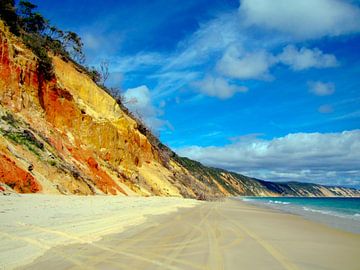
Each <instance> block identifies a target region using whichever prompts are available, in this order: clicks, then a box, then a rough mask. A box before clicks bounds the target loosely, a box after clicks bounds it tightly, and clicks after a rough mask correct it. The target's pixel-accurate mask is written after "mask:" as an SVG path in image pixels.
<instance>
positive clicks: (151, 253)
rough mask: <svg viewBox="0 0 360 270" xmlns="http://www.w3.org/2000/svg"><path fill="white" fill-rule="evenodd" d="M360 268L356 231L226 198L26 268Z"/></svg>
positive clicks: (56, 252) (52, 253) (57, 252)
mask: <svg viewBox="0 0 360 270" xmlns="http://www.w3.org/2000/svg"><path fill="white" fill-rule="evenodd" d="M161 200H162V199H161ZM67 237H69V235H68V236H67ZM359 265H360V235H359V234H352V233H348V232H343V231H340V230H337V229H333V228H330V227H327V226H325V225H322V224H317V223H314V222H310V221H307V220H304V219H303V218H301V217H298V216H295V215H290V214H285V213H280V212H277V211H275V210H269V209H265V208H264V209H263V208H259V207H255V206H252V205H248V204H246V203H244V202H238V201H233V200H227V201H225V202H215V203H201V204H199V205H198V206H196V207H194V208H188V209H180V210H179V211H177V212H175V213H171V214H168V215H161V216H155V217H151V218H150V219H148V220H147V221H146V222H145V223H143V224H141V225H140V226H134V227H131V228H129V229H127V230H126V231H124V232H123V233H117V234H112V235H108V236H106V237H104V238H103V239H102V240H100V241H97V242H91V243H83V244H74V245H68V246H65V247H56V248H53V249H50V250H48V251H47V252H46V253H45V255H44V256H41V257H39V258H38V259H36V260H35V261H34V262H33V263H32V264H30V265H26V266H25V267H24V268H21V269H49V266H51V269H291V270H295V269H359V268H358V267H359Z"/></svg>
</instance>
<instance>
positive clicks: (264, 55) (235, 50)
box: [216, 45, 338, 80]
mask: <svg viewBox="0 0 360 270" xmlns="http://www.w3.org/2000/svg"><path fill="white" fill-rule="evenodd" d="M279 63H282V64H284V65H287V66H289V67H290V68H291V69H292V70H294V71H299V70H304V69H309V68H329V67H335V66H337V65H338V62H337V60H336V57H335V56H334V55H332V54H325V53H323V52H322V51H321V50H319V49H317V48H315V49H308V48H304V47H302V48H300V49H297V48H296V47H295V46H293V45H288V46H286V47H284V49H283V51H282V52H281V53H280V54H278V55H273V54H271V53H269V52H266V51H265V50H258V51H255V52H246V51H244V50H243V49H239V47H235V46H230V47H229V48H228V49H227V51H226V52H225V53H224V55H223V57H222V58H221V59H220V60H219V61H218V63H217V66H216V68H217V70H218V71H219V72H220V73H221V74H223V75H225V76H228V77H230V78H236V79H242V80H248V79H265V80H266V79H271V78H272V76H271V74H270V69H271V67H273V66H275V65H277V64H279Z"/></svg>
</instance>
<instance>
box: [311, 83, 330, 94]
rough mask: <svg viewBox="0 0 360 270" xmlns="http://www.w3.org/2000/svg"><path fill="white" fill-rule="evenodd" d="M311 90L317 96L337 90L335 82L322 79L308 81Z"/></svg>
mask: <svg viewBox="0 0 360 270" xmlns="http://www.w3.org/2000/svg"><path fill="white" fill-rule="evenodd" d="M308 85H309V91H310V92H311V93H313V94H314V95H317V96H330V95H332V94H333V93H334V92H335V84H333V83H325V82H320V81H314V82H308Z"/></svg>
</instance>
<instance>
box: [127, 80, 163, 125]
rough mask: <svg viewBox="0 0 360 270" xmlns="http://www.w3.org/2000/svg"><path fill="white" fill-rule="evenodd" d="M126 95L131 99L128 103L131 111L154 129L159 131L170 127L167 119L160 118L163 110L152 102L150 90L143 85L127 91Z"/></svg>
mask: <svg viewBox="0 0 360 270" xmlns="http://www.w3.org/2000/svg"><path fill="white" fill-rule="evenodd" d="M124 97H125V99H126V100H128V101H131V102H128V104H126V106H127V107H128V108H129V110H130V111H132V112H133V113H135V114H136V115H138V116H139V117H140V118H141V119H143V120H144V122H145V123H146V124H147V125H148V126H149V127H150V128H151V129H152V130H153V131H158V130H159V129H161V128H162V127H164V126H168V127H170V124H169V123H168V122H167V121H164V120H162V119H161V118H160V116H161V115H162V111H161V110H160V109H158V108H157V107H156V106H155V105H154V104H153V102H152V97H151V93H150V90H149V88H148V87H147V86H145V85H142V86H139V87H136V88H131V89H128V90H126V91H125V93H124Z"/></svg>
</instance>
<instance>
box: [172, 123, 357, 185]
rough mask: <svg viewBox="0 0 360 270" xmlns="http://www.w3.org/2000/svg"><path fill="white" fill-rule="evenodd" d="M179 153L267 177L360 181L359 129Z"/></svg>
mask: <svg viewBox="0 0 360 270" xmlns="http://www.w3.org/2000/svg"><path fill="white" fill-rule="evenodd" d="M177 152H178V154H179V155H181V156H187V157H189V158H192V159H195V160H199V161H201V162H203V163H204V164H206V165H209V166H214V167H220V168H224V169H228V170H233V171H236V172H240V173H244V174H247V175H249V176H253V177H259V178H262V179H265V180H274V181H288V180H297V181H309V182H317V183H328V184H344V183H345V182H346V181H348V182H351V181H352V182H354V181H355V182H356V183H357V184H358V185H359V184H360V167H359V162H358V161H359V160H360V130H352V131H344V132H340V133H294V134H288V135H286V136H284V137H279V138H274V139H272V140H263V139H259V138H257V137H255V136H249V137H243V138H242V139H241V140H237V141H235V142H233V143H231V144H229V145H225V146H222V147H220V146H209V147H200V146H191V147H186V148H182V149H178V150H177ZM339 179H342V181H343V182H338V181H339ZM345 184H346V183H345Z"/></svg>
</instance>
